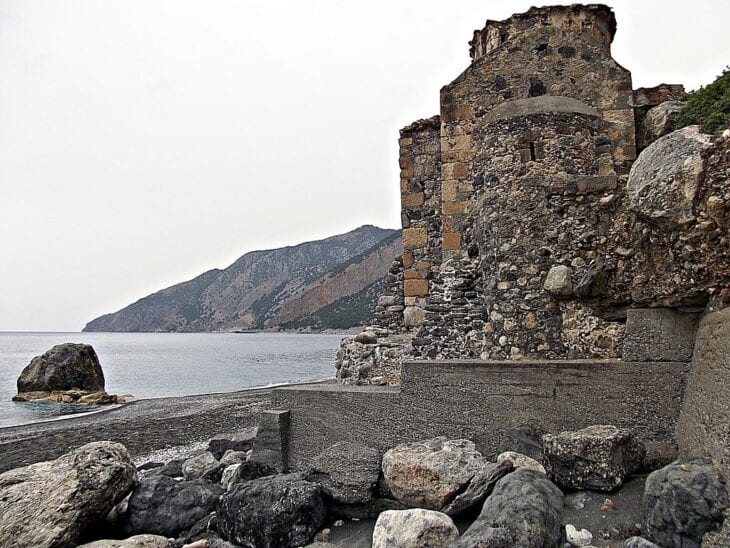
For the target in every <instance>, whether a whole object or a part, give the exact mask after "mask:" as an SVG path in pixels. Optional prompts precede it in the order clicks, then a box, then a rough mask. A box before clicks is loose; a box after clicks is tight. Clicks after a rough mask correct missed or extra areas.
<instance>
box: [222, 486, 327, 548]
mask: <svg viewBox="0 0 730 548" xmlns="http://www.w3.org/2000/svg"><path fill="white" fill-rule="evenodd" d="M217 519H218V531H219V532H220V533H221V535H222V536H223V538H225V539H226V540H229V541H230V542H233V543H234V544H240V545H241V546H248V547H256V548H288V547H292V548H293V547H295V546H304V545H306V544H308V543H309V542H311V541H312V539H313V538H314V535H315V534H316V533H317V531H318V530H319V529H320V527H321V526H322V524H323V523H324V519H325V506H324V502H323V500H322V495H321V489H320V487H319V485H317V484H316V483H311V482H309V481H306V480H305V479H304V478H303V477H302V476H301V475H300V474H287V475H277V476H268V477H264V478H259V479H255V480H251V481H246V482H243V483H239V484H236V485H234V486H232V488H231V490H230V491H228V493H226V494H225V495H224V496H223V498H222V499H221V502H220V505H219V507H218V517H217Z"/></svg>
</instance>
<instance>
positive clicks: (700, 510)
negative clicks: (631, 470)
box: [644, 457, 730, 548]
mask: <svg viewBox="0 0 730 548" xmlns="http://www.w3.org/2000/svg"><path fill="white" fill-rule="evenodd" d="M644 506H645V508H646V531H647V537H648V538H649V540H651V541H653V542H655V543H657V544H659V545H660V546H670V547H672V546H677V547H681V548H692V547H697V546H699V545H700V542H701V541H702V535H704V534H705V533H707V532H710V531H714V530H715V529H717V527H718V526H719V525H720V524H721V523H722V521H723V511H724V510H725V509H726V508H728V507H730V500H729V498H728V491H727V486H726V484H725V479H724V478H723V477H722V475H721V474H720V473H719V472H718V470H717V469H716V468H715V467H714V466H713V465H712V461H711V460H710V459H707V458H703V457H694V458H691V457H690V458H683V459H679V460H677V461H675V462H673V463H672V464H670V465H669V466H665V467H664V468H662V469H660V470H657V471H656V472H653V473H652V474H650V475H649V477H648V478H647V480H646V488H645V490H644Z"/></svg>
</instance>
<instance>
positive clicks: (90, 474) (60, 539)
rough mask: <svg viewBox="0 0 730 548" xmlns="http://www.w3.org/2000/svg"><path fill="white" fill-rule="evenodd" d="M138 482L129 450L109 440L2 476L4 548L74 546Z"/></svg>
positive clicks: (0, 501)
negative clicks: (15, 547) (16, 547)
mask: <svg viewBox="0 0 730 548" xmlns="http://www.w3.org/2000/svg"><path fill="white" fill-rule="evenodd" d="M136 478H137V470H136V469H135V467H134V463H133V462H132V460H131V459H130V457H129V453H128V452H127V450H126V449H125V447H124V446H123V445H121V444H119V443H112V442H108V441H103V442H94V443H88V444H86V445H83V446H81V447H79V448H78V449H75V450H74V451H71V452H70V453H67V454H65V455H63V456H62V457H59V458H58V459H56V460H54V461H47V462H39V463H37V464H32V465H30V466H27V467H25V468H16V469H14V470H10V471H8V472H5V473H4V474H0V516H1V518H0V546H33V547H41V548H42V547H50V546H54V547H55V546H73V545H75V544H77V541H78V539H79V538H80V537H81V535H82V534H83V533H84V532H85V531H86V530H87V529H90V528H91V527H92V526H94V525H95V524H96V523H97V522H98V521H100V520H102V519H103V518H104V517H105V516H106V515H107V514H108V513H109V512H110V511H111V510H112V508H114V506H115V505H116V504H117V503H118V502H119V501H121V500H122V499H123V498H124V497H125V496H126V495H127V493H129V491H130V490H131V489H132V487H133V486H134V482H135V481H136Z"/></svg>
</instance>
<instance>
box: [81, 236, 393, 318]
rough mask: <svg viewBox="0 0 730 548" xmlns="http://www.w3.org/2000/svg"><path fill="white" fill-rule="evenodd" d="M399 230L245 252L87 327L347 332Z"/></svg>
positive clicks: (362, 310)
mask: <svg viewBox="0 0 730 548" xmlns="http://www.w3.org/2000/svg"><path fill="white" fill-rule="evenodd" d="M400 252H401V250H400V231H399V230H389V229H382V228H378V227H375V226H372V225H365V226H362V227H360V228H357V229H355V230H353V231H350V232H347V233H346V234H341V235H338V236H332V237H330V238H326V239H324V240H317V241H313V242H306V243H302V244H299V245H296V246H290V247H283V248H279V249H272V250H266V251H253V252H251V253H246V254H245V255H243V256H242V257H240V258H239V259H238V260H236V261H235V262H234V263H233V264H232V265H231V266H229V267H228V268H225V269H223V270H217V269H216V270H210V271H208V272H205V273H204V274H201V275H200V276H198V277H196V278H194V279H192V280H189V281H186V282H183V283H180V284H177V285H174V286H172V287H168V288H166V289H163V290H161V291H158V292H157V293H154V294H152V295H149V296H147V297H144V298H142V299H140V300H139V301H137V302H135V303H134V304H131V305H129V306H127V307H125V308H123V309H121V310H119V311H118V312H114V313H112V314H106V315H104V316H101V317H99V318H96V319H94V320H92V321H90V322H89V323H88V324H87V325H86V327H84V331H85V332H90V331H115V332H205V331H236V330H250V329H277V328H292V329H294V328H309V329H326V328H336V329H346V328H348V327H352V326H354V325H358V324H359V323H362V322H364V321H366V320H367V319H369V317H370V315H371V314H372V311H373V309H374V308H375V303H376V301H377V297H378V294H379V291H380V287H382V279H383V277H384V276H385V275H386V273H387V271H388V268H389V267H390V264H391V261H392V260H393V257H395V256H396V255H398V254H399V253H400Z"/></svg>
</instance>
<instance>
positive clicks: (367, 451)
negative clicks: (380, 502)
mask: <svg viewBox="0 0 730 548" xmlns="http://www.w3.org/2000/svg"><path fill="white" fill-rule="evenodd" d="M380 459H381V457H380V452H379V451H378V450H377V449H374V448H372V447H364V446H362V445H356V444H354V443H347V442H342V443H336V444H335V445H333V446H331V447H329V448H327V449H325V450H324V451H323V452H322V453H321V454H319V455H318V456H317V457H315V458H314V460H313V461H312V467H311V470H310V471H309V472H308V474H307V479H308V480H309V481H311V482H314V483H318V484H319V485H320V486H321V487H322V491H324V492H325V493H326V494H327V495H329V496H330V497H332V498H333V499H335V500H337V501H339V502H343V503H345V504H358V503H361V504H362V503H366V502H369V501H370V500H371V499H372V497H373V488H374V487H375V484H376V483H377V482H378V476H379V475H380Z"/></svg>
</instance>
